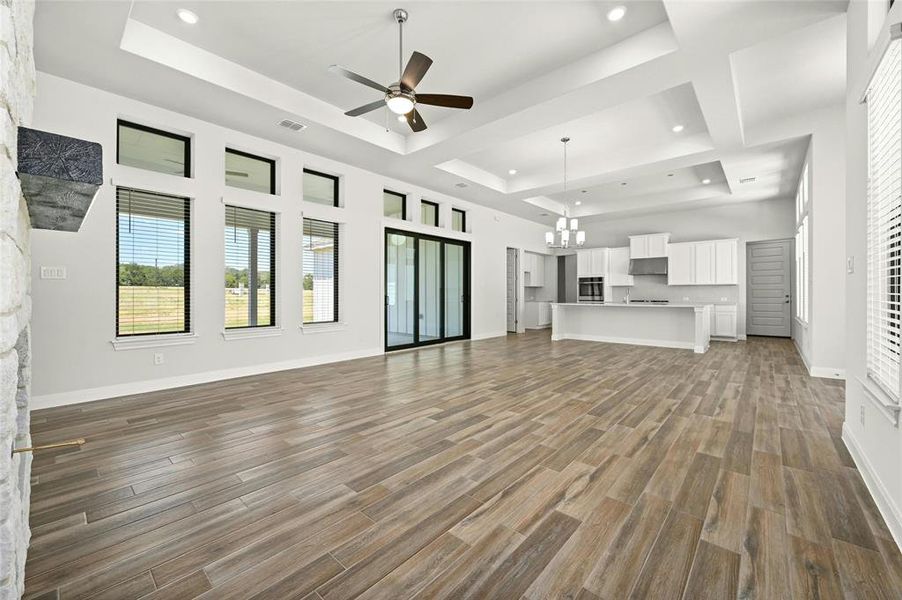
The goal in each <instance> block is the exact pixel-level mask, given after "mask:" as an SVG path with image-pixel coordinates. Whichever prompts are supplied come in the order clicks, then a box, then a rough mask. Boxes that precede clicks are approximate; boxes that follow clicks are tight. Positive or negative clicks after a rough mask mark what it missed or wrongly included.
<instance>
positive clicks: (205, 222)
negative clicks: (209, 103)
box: [32, 73, 545, 407]
mask: <svg viewBox="0 0 902 600" xmlns="http://www.w3.org/2000/svg"><path fill="white" fill-rule="evenodd" d="M117 117H123V118H127V119H129V120H133V121H137V122H140V123H144V124H147V125H151V126H157V127H160V128H163V129H168V130H171V131H175V132H181V133H188V134H191V135H192V136H193V152H192V156H193V161H194V177H193V178H191V179H185V178H178V177H173V176H168V175H163V174H158V173H151V172H146V171H141V170H139V169H134V168H130V167H124V166H119V165H116V164H115V157H116V145H115V142H116V119H117ZM249 118H251V117H249ZM34 126H35V127H36V128H38V129H44V130H47V131H52V132H56V133H60V134H63V135H69V136H74V137H79V138H83V139H87V140H92V141H96V142H100V143H101V144H102V145H103V150H104V177H105V182H106V184H105V185H104V186H103V187H102V188H101V190H100V192H99V194H98V196H97V198H96V199H95V201H94V204H93V206H92V208H91V211H90V213H89V214H88V216H87V218H86V219H85V221H84V224H83V225H82V229H81V231H79V232H78V233H74V234H72V233H61V232H48V231H36V232H34V236H33V247H34V254H33V260H32V265H33V267H32V273H33V278H34V317H35V324H34V335H33V344H34V395H35V402H34V405H33V406H36V407H42V406H51V405H57V404H68V403H72V402H78V401H87V400H94V399H98V398H104V397H112V396H118V395H122V394H128V393H136V392H140V391H146V390H151V389H161V388H165V387H173V386H177V385H185V384H190V383H196V382H200V381H208V380H215V379H221V378H224V377H229V376H237V375H243V374H252V373H257V372H264V371H269V370H275V369H281V368H291V367H296V366H303V365H307V364H317V363H322V362H329V361H333V360H341V359H345V358H351V357H357V356H366V355H372V354H378V353H381V352H382V349H383V344H384V342H383V309H382V306H383V230H384V227H395V228H404V229H408V230H413V231H421V232H426V233H432V234H437V235H442V236H444V237H452V238H459V239H465V240H469V241H470V242H471V243H472V284H473V285H472V328H471V329H472V337H473V338H481V337H490V336H495V335H504V334H505V248H506V247H507V246H512V247H517V248H521V249H528V250H532V251H536V252H540V253H541V252H545V246H544V231H545V228H544V227H543V226H541V225H539V224H536V223H532V222H529V221H526V220H523V219H520V218H517V217H513V216H511V215H508V214H504V213H500V212H497V211H494V210H490V209H487V208H483V207H481V206H478V205H473V204H470V203H468V202H465V201H462V200H458V199H455V198H451V197H448V196H445V195H442V194H438V193H434V192H431V191H429V190H426V189H423V188H420V187H417V186H413V185H409V184H407V183H405V182H401V181H397V180H393V179H390V178H386V177H383V176H381V175H378V174H376V173H372V172H369V171H365V170H362V169H358V168H355V167H352V166H350V165H346V164H342V163H339V162H335V161H332V160H327V159H324V158H320V157H318V156H314V155H311V154H308V153H305V152H303V151H301V150H298V149H295V148H290V147H287V146H283V145H280V144H275V143H272V142H269V141H266V140H263V139H259V138H255V137H252V136H248V135H245V134H242V133H240V132H237V131H233V130H229V129H225V128H222V127H219V126H216V125H213V124H210V123H207V122H204V121H200V120H197V119H194V118H190V117H187V116H184V115H180V114H177V113H173V112H171V111H166V110H162V109H160V108H156V107H153V106H150V105H147V104H144V103H141V102H137V101H134V100H131V99H128V98H124V97H121V96H116V95H114V94H110V93H107V92H104V91H101V90H97V89H94V88H90V87H87V86H84V85H81V84H77V83H74V82H71V81H67V80H64V79H61V78H58V77H55V76H51V75H48V74H44V73H39V74H38V95H37V100H36V104H35V115H34ZM298 135H299V136H301V137H300V138H299V139H300V140H301V143H302V140H303V137H302V136H303V135H304V134H303V133H300V134H298ZM226 145H229V146H232V147H237V148H239V149H242V150H246V151H250V152H255V153H258V154H261V155H264V156H271V157H275V158H277V159H278V166H277V171H278V173H279V176H278V177H279V181H280V186H279V188H280V195H278V196H268V195H264V194H258V193H255V192H249V191H245V190H237V189H234V188H227V187H225V185H224V181H223V180H224V175H223V173H224V166H223V165H224V158H223V148H224V147H225V146H226ZM305 166H306V167H310V168H313V169H316V170H319V171H324V172H328V173H334V174H337V175H340V176H341V178H342V180H341V188H342V197H343V201H344V206H343V207H342V208H333V207H326V206H321V205H316V204H308V203H304V202H302V201H301V195H302V194H301V189H302V188H301V169H302V168H303V167H305ZM111 181H112V184H111V183H110V182H111ZM117 185H123V186H133V187H138V188H142V189H149V190H154V191H159V192H170V193H178V194H181V195H185V196H189V197H191V198H192V199H193V225H192V228H193V232H192V265H191V269H192V296H193V298H192V304H193V311H192V318H193V329H194V331H195V332H196V334H197V338H196V341H195V342H194V343H193V344H190V345H179V346H168V347H165V348H155V349H140V350H135V349H132V350H119V351H117V350H115V349H114V348H113V346H112V345H111V340H113V339H114V336H115V277H116V264H115V243H116V242H115V201H114V196H115V186H117ZM383 188H388V189H392V190H394V191H398V192H403V193H407V194H408V195H409V197H408V202H409V209H408V215H409V216H410V218H411V221H409V222H407V221H400V220H396V219H385V218H383V217H382V190H383ZM420 197H426V198H428V199H429V200H432V201H437V202H440V203H441V211H440V224H441V225H442V228H441V229H439V230H436V229H435V228H434V227H428V226H423V225H419V224H418V221H419V201H418V200H419V198H420ZM223 202H229V203H238V204H241V205H244V206H249V207H252V208H260V209H265V210H271V211H276V212H278V213H279V216H278V225H277V227H278V232H279V233H278V244H277V248H278V267H277V268H278V281H279V282H280V284H279V286H278V287H279V290H278V302H279V304H278V308H277V310H278V317H277V320H278V322H279V324H280V325H281V334H280V335H278V336H275V337H262V338H254V339H242V340H230V341H226V340H224V339H223V336H222V335H221V334H222V331H223V317H224V306H223V256H224V250H223V234H222V231H223V227H224V216H223ZM452 205H453V206H455V207H459V208H463V209H465V210H467V211H468V213H467V219H466V220H467V227H468V229H469V230H470V232H471V233H466V234H460V233H455V232H452V231H451V230H450V228H449V227H450V220H451V219H450V211H451V206H452ZM302 216H310V217H314V218H322V219H326V220H332V221H338V222H340V223H342V224H343V231H342V234H343V237H342V240H341V247H342V256H341V259H340V260H341V263H340V278H341V294H340V295H341V306H340V312H341V321H342V322H343V325H342V326H339V327H336V328H330V329H328V330H327V331H326V332H322V331H319V332H316V333H314V332H313V330H312V329H311V328H306V329H304V330H303V331H302V329H301V328H300V327H299V326H300V324H301V311H300V298H301V276H300V256H301V236H300V227H301V219H302ZM42 265H45V266H46V265H54V266H65V267H67V269H68V279H66V280H41V279H40V267H41V266H42ZM154 352H163V354H164V361H165V362H164V364H162V365H154V361H153V353H154Z"/></svg>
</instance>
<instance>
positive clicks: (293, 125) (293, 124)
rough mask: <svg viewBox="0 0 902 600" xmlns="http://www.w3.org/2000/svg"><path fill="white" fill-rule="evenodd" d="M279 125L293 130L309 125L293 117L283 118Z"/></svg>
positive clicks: (305, 127)
mask: <svg viewBox="0 0 902 600" xmlns="http://www.w3.org/2000/svg"><path fill="white" fill-rule="evenodd" d="M279 127H284V128H286V129H290V130H292V131H300V130H302V129H307V126H306V125H304V124H303V123H298V122H297V121H292V120H291V119H282V120H281V121H279Z"/></svg>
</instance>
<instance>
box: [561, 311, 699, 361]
mask: <svg viewBox="0 0 902 600" xmlns="http://www.w3.org/2000/svg"><path fill="white" fill-rule="evenodd" d="M712 310H713V307H712V305H710V304H648V303H633V302H631V303H623V302H599V303H592V302H582V303H579V302H577V303H573V302H568V303H555V304H552V305H551V339H552V340H553V341H557V340H587V341H592V342H609V343H612V344H634V345H637V346H659V347H662V348H685V349H687V350H692V351H694V352H696V353H697V354H703V353H705V352H707V351H708V346H709V345H710V342H711V311H712Z"/></svg>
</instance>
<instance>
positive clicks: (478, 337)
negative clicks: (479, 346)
mask: <svg viewBox="0 0 902 600" xmlns="http://www.w3.org/2000/svg"><path fill="white" fill-rule="evenodd" d="M506 335H507V331H490V332H488V333H477V334H476V335H471V336H470V341H476V340H487V339H489V338H496V337H504V336H506Z"/></svg>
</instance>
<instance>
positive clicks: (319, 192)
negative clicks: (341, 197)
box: [304, 169, 338, 206]
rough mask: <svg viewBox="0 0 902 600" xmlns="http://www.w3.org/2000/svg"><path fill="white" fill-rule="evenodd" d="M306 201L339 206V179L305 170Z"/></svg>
mask: <svg viewBox="0 0 902 600" xmlns="http://www.w3.org/2000/svg"><path fill="white" fill-rule="evenodd" d="M304 201H305V202H313V203H316V204H324V205H326V206H338V177H336V176H335V175H327V174H326V173H320V172H318V171H312V170H310V169H304Z"/></svg>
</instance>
